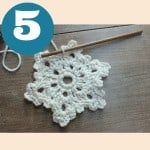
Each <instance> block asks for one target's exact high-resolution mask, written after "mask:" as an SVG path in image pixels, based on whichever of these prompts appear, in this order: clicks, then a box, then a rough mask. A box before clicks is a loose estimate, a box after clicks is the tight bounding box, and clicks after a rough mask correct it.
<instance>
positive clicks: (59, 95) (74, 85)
mask: <svg viewBox="0 0 150 150" xmlns="http://www.w3.org/2000/svg"><path fill="white" fill-rule="evenodd" d="M76 45H77V42H76V41H73V40H71V41H70V42H69V43H68V45H66V46H62V47H61V48H62V49H63V50H65V49H67V48H71V47H74V46H76ZM81 51H82V50H78V51H74V52H72V53H71V54H67V53H65V55H59V56H53V57H47V58H41V57H40V54H36V55H35V64H34V66H33V68H34V69H35V70H36V72H35V73H34V78H35V81H33V82H32V83H29V84H28V85H27V88H26V93H25V94H24V97H25V98H26V99H27V100H29V101H32V102H33V103H34V104H35V105H36V106H38V105H42V104H43V105H44V107H46V108H51V110H52V112H53V121H54V122H56V123H59V125H60V126H61V127H64V126H66V125H67V124H68V123H69V122H70V120H72V119H74V118H75V117H76V114H77V113H81V112H83V111H84V109H85V108H89V109H90V110H92V111H95V110H97V109H98V108H100V109H103V108H104V106H105V105H106V102H105V100H104V99H103V97H104V95H105V92H104V90H102V87H103V80H102V78H103V77H107V76H108V73H109V69H110V68H111V67H110V65H109V64H108V63H104V62H100V61H99V60H97V59H94V60H92V59H91V56H89V55H83V54H82V53H81ZM66 78H68V81H70V82H69V83H66V81H65V79H66Z"/></svg>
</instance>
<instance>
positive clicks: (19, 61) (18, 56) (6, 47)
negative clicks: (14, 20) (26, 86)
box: [0, 45, 21, 72]
mask: <svg viewBox="0 0 150 150" xmlns="http://www.w3.org/2000/svg"><path fill="white" fill-rule="evenodd" d="M8 53H12V54H13V55H16V57H17V59H18V64H17V66H16V67H15V68H9V67H8V66H7V65H6V57H7V54H8ZM0 54H2V55H3V57H2V65H3V67H4V68H5V70H7V71H9V72H15V71H17V70H18V69H19V68H20V66H21V56H20V54H19V53H16V52H15V51H14V50H10V49H9V48H8V46H7V45H6V46H5V49H4V50H1V51H0Z"/></svg>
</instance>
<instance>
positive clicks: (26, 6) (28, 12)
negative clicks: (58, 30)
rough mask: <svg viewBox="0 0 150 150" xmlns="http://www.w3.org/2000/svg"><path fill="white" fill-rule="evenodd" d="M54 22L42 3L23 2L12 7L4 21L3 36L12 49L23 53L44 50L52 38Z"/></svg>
mask: <svg viewBox="0 0 150 150" xmlns="http://www.w3.org/2000/svg"><path fill="white" fill-rule="evenodd" d="M53 33H54V24H53V21H52V18H51V16H50V14H49V13H48V12H47V11H46V10H45V9H44V8H43V7H41V6H40V5H37V4H34V3H21V4H18V5H16V6H14V7H13V8H11V9H10V10H9V11H8V12H7V14H6V15H5V16H4V19H3V21H2V36H3V39H4V41H5V43H6V44H7V45H8V46H9V48H10V49H13V50H15V51H16V52H18V53H20V54H22V55H33V54H35V53H38V52H40V51H43V50H44V49H45V48H46V47H47V46H48V45H49V44H50V41H51V40H52V37H53Z"/></svg>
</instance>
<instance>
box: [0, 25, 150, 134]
mask: <svg viewBox="0 0 150 150" xmlns="http://www.w3.org/2000/svg"><path fill="white" fill-rule="evenodd" d="M139 28H140V29H143V30H144V32H143V34H142V36H136V37H133V38H130V39H126V40H120V41H115V42H110V43H107V44H103V45H101V46H97V47H94V48H92V49H89V50H87V51H86V52H85V53H86V54H89V55H91V56H92V57H93V58H96V59H99V60H100V61H104V62H109V63H110V64H111V66H112V69H111V71H110V75H109V77H108V78H107V79H105V81H104V90H105V92H106V96H105V99H106V101H107V106H106V108H105V109H104V110H97V111H96V112H91V111H89V110H85V111H84V112H83V113H82V114H79V115H77V118H76V119H74V120H73V121H71V123H70V124H69V125H68V126H67V127H66V128H60V127H59V126H58V125H57V124H56V123H53V121H52V112H51V111H50V110H46V109H44V108H43V107H35V106H34V105H33V104H32V103H30V102H27V101H26V100H25V99H24V96H23V94H24V92H25V88H26V84H27V83H28V82H31V81H32V75H33V69H32V66H33V63H34V60H33V57H22V58H23V64H22V67H21V69H20V70H19V71H18V72H15V73H9V72H7V71H5V70H4V69H3V67H2V65H1V64H0V132H150V26H148V25H141V26H137V25H56V28H55V36H54V41H55V42H56V44H57V45H58V46H60V45H61V44H66V43H67V42H68V41H69V40H70V39H75V40H77V41H78V43H79V44H82V43H86V42H90V41H94V40H99V39H103V38H105V37H109V36H113V35H118V34H121V33H127V32H130V31H135V30H137V29H139ZM0 45H1V48H2V47H3V44H2V43H1V44H0ZM49 49H52V47H51V46H50V47H49ZM1 59H2V56H1V55H0V60H1ZM8 60H9V63H8V65H10V66H13V65H14V64H15V63H16V60H15V58H14V57H13V58H11V55H9V56H8Z"/></svg>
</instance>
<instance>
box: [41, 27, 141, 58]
mask: <svg viewBox="0 0 150 150" xmlns="http://www.w3.org/2000/svg"><path fill="white" fill-rule="evenodd" d="M142 32H143V31H142V30H140V31H136V32H131V33H127V34H121V35H118V36H113V37H109V38H106V39H103V40H98V41H94V42H90V43H86V44H82V45H78V46H76V47H72V48H69V49H66V50H65V52H71V51H73V50H77V49H83V50H85V49H84V48H87V47H90V46H94V45H98V44H102V43H105V42H110V41H114V40H118V39H124V38H129V37H133V36H137V35H141V34H142ZM61 53H63V51H62V50H59V51H54V52H50V53H45V54H42V55H41V56H42V57H48V56H53V55H57V54H61Z"/></svg>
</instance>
